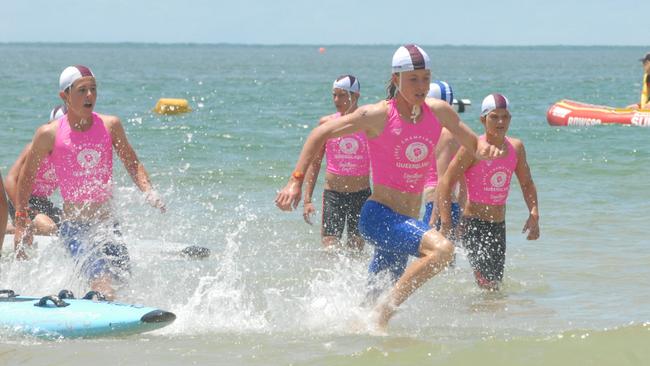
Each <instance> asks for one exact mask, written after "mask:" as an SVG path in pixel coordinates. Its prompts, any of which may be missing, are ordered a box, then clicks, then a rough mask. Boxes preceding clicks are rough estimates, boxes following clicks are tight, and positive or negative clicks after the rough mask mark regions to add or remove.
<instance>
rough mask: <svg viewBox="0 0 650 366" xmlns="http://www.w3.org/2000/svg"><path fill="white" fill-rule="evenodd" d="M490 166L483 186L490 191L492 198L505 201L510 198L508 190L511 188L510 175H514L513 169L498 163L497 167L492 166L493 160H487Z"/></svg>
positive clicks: (496, 200) (495, 200)
mask: <svg viewBox="0 0 650 366" xmlns="http://www.w3.org/2000/svg"><path fill="white" fill-rule="evenodd" d="M485 163H486V165H487V166H488V168H487V171H486V174H485V181H484V182H483V186H484V187H485V188H484V189H485V191H486V192H490V199H491V200H492V201H494V202H498V201H505V200H506V198H508V190H509V189H510V185H509V184H508V183H509V182H510V177H511V176H512V171H511V170H509V169H508V168H507V167H505V166H503V165H498V166H495V167H490V166H491V165H493V164H492V161H489V160H488V161H486V162H485Z"/></svg>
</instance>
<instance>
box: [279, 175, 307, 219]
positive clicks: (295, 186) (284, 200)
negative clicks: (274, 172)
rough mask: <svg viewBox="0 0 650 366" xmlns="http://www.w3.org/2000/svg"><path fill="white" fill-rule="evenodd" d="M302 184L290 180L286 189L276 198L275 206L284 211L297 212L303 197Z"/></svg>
mask: <svg viewBox="0 0 650 366" xmlns="http://www.w3.org/2000/svg"><path fill="white" fill-rule="evenodd" d="M301 183H302V182H299V181H297V180H295V179H294V178H290V179H289V182H288V183H287V185H286V186H284V188H282V190H281V191H280V192H278V195H277V196H276V197H275V205H276V206H277V207H278V208H279V209H280V210H282V211H291V210H295V209H296V208H297V207H298V204H299V203H300V198H301V196H302V184H301Z"/></svg>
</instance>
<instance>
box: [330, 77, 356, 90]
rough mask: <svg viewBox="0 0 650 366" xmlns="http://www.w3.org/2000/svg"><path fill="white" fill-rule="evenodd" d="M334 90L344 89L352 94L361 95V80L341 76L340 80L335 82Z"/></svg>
mask: <svg viewBox="0 0 650 366" xmlns="http://www.w3.org/2000/svg"><path fill="white" fill-rule="evenodd" d="M332 89H343V90H347V91H348V92H350V93H357V94H358V93H359V91H360V90H361V85H360V84H359V79H357V78H355V77H354V76H352V75H343V76H339V77H338V79H336V80H334V84H333V85H332Z"/></svg>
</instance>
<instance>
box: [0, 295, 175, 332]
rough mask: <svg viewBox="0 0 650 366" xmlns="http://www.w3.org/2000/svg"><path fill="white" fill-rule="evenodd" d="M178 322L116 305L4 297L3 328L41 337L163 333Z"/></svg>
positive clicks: (166, 314) (0, 316)
mask: <svg viewBox="0 0 650 366" xmlns="http://www.w3.org/2000/svg"><path fill="white" fill-rule="evenodd" d="M3 292H4V291H3ZM66 304H67V305H66ZM175 319H176V315H174V314H173V313H171V312H168V311H164V310H160V309H156V308H151V307H146V306H141V305H132V304H123V303H119V302H112V301H96V300H85V299H69V298H65V299H60V298H59V297H57V296H46V297H41V298H39V297H29V296H8V297H0V328H2V329H4V330H9V331H12V332H17V333H24V334H29V335H34V336H38V337H46V338H50V337H65V338H77V337H110V336H124V335H130V334H137V333H143V332H149V331H152V330H155V329H159V328H162V327H164V326H167V325H169V324H171V323H172V322H173V321H174V320H175Z"/></svg>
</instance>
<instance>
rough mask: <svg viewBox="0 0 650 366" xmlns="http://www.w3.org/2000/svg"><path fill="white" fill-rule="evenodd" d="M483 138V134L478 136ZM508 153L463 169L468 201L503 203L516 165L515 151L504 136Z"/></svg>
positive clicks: (492, 203)
mask: <svg viewBox="0 0 650 366" xmlns="http://www.w3.org/2000/svg"><path fill="white" fill-rule="evenodd" d="M479 138H480V139H482V140H485V135H482V136H481V137H479ZM506 146H507V148H508V154H507V155H506V156H504V157H501V158H498V159H494V160H480V161H479V162H478V163H476V164H474V165H473V166H471V167H470V168H469V169H467V170H466V171H465V183H466V184H467V196H468V198H469V201H470V202H475V203H482V204H486V205H499V206H502V205H505V204H506V199H507V198H508V191H509V189H510V180H511V178H512V172H514V171H515V168H516V167H517V151H515V148H514V147H513V146H512V144H511V143H510V141H509V140H508V138H507V137H506Z"/></svg>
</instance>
